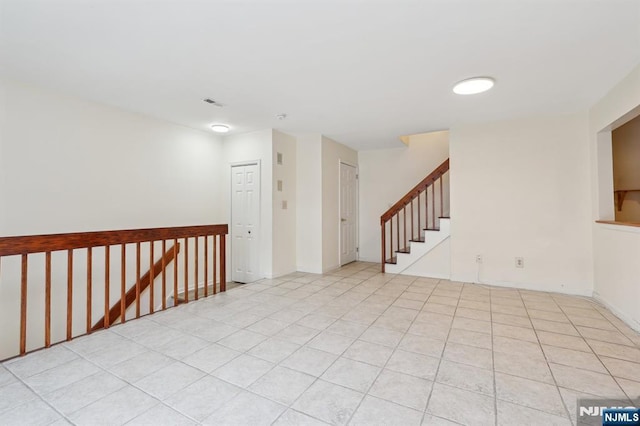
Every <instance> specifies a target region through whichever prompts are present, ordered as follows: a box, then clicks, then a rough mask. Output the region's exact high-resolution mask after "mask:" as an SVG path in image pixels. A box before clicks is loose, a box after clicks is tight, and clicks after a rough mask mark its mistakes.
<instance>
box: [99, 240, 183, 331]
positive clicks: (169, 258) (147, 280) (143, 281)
mask: <svg viewBox="0 0 640 426" xmlns="http://www.w3.org/2000/svg"><path fill="white" fill-rule="evenodd" d="M179 252H180V244H178V247H177V248H176V250H174V249H173V246H171V247H169V249H168V250H167V251H165V252H164V254H163V255H162V257H161V258H160V260H158V261H157V262H156V263H154V264H153V273H152V270H151V269H149V270H148V271H147V272H146V273H145V274H144V275H143V276H142V277H141V278H140V287H139V289H138V288H137V281H136V282H135V283H133V285H132V286H131V287H130V288H129V290H128V291H127V293H126V294H125V297H124V299H120V300H118V301H117V302H116V303H114V304H113V305H112V306H111V309H110V310H109V320H108V322H107V324H114V323H115V322H116V321H117V320H118V319H121V318H122V313H123V312H126V310H127V309H128V308H129V307H130V306H131V305H132V304H133V303H134V302H135V301H136V299H137V298H138V297H140V296H139V294H138V293H140V294H141V293H142V292H144V291H145V290H146V289H147V288H149V286H150V285H151V284H152V278H151V276H152V275H153V277H159V276H161V274H162V273H163V271H164V270H165V269H166V267H167V266H169V264H170V263H171V262H173V261H174V260H175V256H177V254H178V253H179ZM175 297H176V295H174V298H175ZM122 300H124V304H122ZM104 327H105V321H104V317H102V318H100V319H99V320H98V321H97V322H96V323H95V325H94V326H93V327H92V328H91V331H96V330H100V329H102V328H104Z"/></svg>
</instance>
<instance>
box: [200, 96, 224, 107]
mask: <svg viewBox="0 0 640 426" xmlns="http://www.w3.org/2000/svg"><path fill="white" fill-rule="evenodd" d="M204 101H205V102H206V103H208V104H211V105H215V106H217V107H222V106H223V105H222V104H221V103H218V102H216V101H214V100H213V99H210V98H207V99H204Z"/></svg>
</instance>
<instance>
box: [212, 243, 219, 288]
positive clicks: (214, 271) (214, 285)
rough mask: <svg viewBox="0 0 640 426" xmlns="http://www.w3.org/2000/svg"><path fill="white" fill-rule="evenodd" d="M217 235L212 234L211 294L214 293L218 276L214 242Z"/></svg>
mask: <svg viewBox="0 0 640 426" xmlns="http://www.w3.org/2000/svg"><path fill="white" fill-rule="evenodd" d="M217 239H218V237H217V236H216V235H214V236H213V294H216V280H217V278H218V268H217V265H218V258H217V257H216V244H217V242H218V241H217Z"/></svg>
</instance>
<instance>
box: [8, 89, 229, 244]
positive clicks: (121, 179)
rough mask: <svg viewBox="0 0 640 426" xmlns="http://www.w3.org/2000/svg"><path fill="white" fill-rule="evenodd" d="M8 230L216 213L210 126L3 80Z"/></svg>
mask: <svg viewBox="0 0 640 426" xmlns="http://www.w3.org/2000/svg"><path fill="white" fill-rule="evenodd" d="M0 85H1V86H2V92H1V93H2V95H3V96H2V99H1V101H0V103H1V104H2V111H3V114H2V115H3V117H2V120H3V125H2V127H1V128H0V134H1V138H2V157H1V161H2V163H1V166H2V167H1V168H0V174H1V175H2V179H3V180H2V182H3V185H2V196H3V198H2V200H1V204H2V205H3V209H4V210H5V215H4V218H3V221H2V222H0V235H4V236H6V235H24V234H37V233H56V232H73V231H89V230H105V229H126V228H141V227H147V228H148V227H155V226H179V225H191V224H193V225H197V224H211V223H218V222H221V221H222V220H224V218H225V214H224V210H223V209H221V205H220V202H219V201H220V198H221V197H222V196H223V191H222V188H221V187H220V185H219V182H220V167H219V164H220V159H221V142H220V140H219V139H218V138H217V137H215V136H213V135H211V134H208V133H202V132H199V131H196V130H192V129H189V128H186V127H183V126H179V125H175V124H171V123H168V122H163V121H159V120H154V119H152V118H149V117H146V116H143V115H139V114H134V113H130V112H126V111H123V110H119V109H116V108H111V107H108V106H104V105H100V104H96V103H93V102H89V101H85V100H80V99H77V98H73V97H68V96H64V95H61V94H59V93H55V92H50V91H45V90H41V89H37V88H34V87H30V86H26V85H23V84H20V83H18V82H13V81H8V80H2V81H0Z"/></svg>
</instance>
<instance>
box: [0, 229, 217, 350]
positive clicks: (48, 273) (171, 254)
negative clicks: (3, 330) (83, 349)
mask: <svg viewBox="0 0 640 426" xmlns="http://www.w3.org/2000/svg"><path fill="white" fill-rule="evenodd" d="M228 229H229V227H228V225H226V224H222V225H200V226H180V227H166V228H145V229H129V230H115V231H99V232H76V233H67V234H47V235H27V236H9V237H0V264H4V262H3V261H4V260H5V258H11V259H14V260H12V261H10V262H13V261H16V263H17V266H19V272H18V271H16V275H15V276H13V275H11V276H10V277H9V278H8V279H7V278H5V277H2V278H5V279H4V280H3V284H5V285H15V286H16V288H17V289H19V294H20V303H19V307H20V308H19V309H20V312H19V324H20V331H19V334H18V336H19V344H18V342H16V347H15V348H16V349H15V350H14V349H13V348H11V349H10V352H5V351H2V350H0V359H1V358H4V357H6V356H15V355H18V354H20V355H24V354H25V353H27V351H28V350H29V351H31V350H35V349H40V348H41V347H49V346H51V344H52V343H57V342H52V341H51V340H52V339H51V337H52V336H56V335H57V336H60V335H62V333H61V332H62V330H59V331H56V330H58V329H59V328H63V329H66V333H65V334H64V335H65V338H66V340H71V339H72V338H74V337H77V336H79V335H82V334H85V333H87V334H88V333H91V332H92V331H94V330H97V329H99V328H108V327H109V326H110V325H112V324H113V323H114V322H115V321H117V320H118V318H120V322H121V323H124V322H125V321H126V315H125V314H126V311H127V308H129V307H130V306H131V305H132V304H133V303H135V305H136V312H135V318H138V317H140V316H141V315H146V314H147V313H148V314H153V313H154V311H155V309H156V308H155V306H156V305H155V304H156V303H157V302H156V297H155V293H154V287H155V286H154V280H155V279H156V278H157V279H161V281H160V282H161V285H162V288H161V293H160V294H161V297H162V307H161V310H164V309H166V308H167V306H166V297H167V286H168V285H170V286H171V287H169V288H173V293H174V297H177V292H178V291H179V289H180V287H181V288H182V290H183V291H184V292H185V294H188V292H189V287H190V285H191V286H194V287H195V288H196V289H197V288H198V286H199V285H201V283H199V282H198V279H199V278H198V277H199V275H198V271H199V270H200V269H203V272H204V277H205V280H206V282H205V283H204V285H205V289H208V286H209V283H208V279H209V271H208V269H209V267H210V263H211V261H212V266H213V267H212V272H213V273H212V275H213V294H215V293H216V285H217V284H219V287H218V288H219V291H221V292H223V291H225V290H226V259H225V253H226V236H227V234H228ZM209 237H212V238H209ZM179 240H180V241H181V242H182V243H183V244H184V256H183V257H184V265H183V266H182V265H179V264H178V262H177V257H178V252H179V248H180V245H179V244H180V243H179V242H178V241H179ZM203 240H204V253H203V258H202V259H200V252H199V251H198V247H199V246H200V245H201V243H202V241H203ZM167 242H169V243H173V244H172V245H171V247H169V249H167ZM190 242H191V243H192V245H193V246H194V248H195V256H193V257H191V258H189V257H187V248H188V246H189V243H190ZM128 244H134V245H135V252H134V253H131V255H132V256H134V258H133V259H127V254H126V253H127V250H126V249H127V245H128ZM142 244H144V246H145V248H146V247H148V249H149V271H148V272H147V273H146V274H145V275H144V276H141V270H140V269H141V263H143V262H141V245H142ZM156 244H158V245H160V244H161V245H162V256H160V259H159V260H157V261H155V258H154V246H155V245H156ZM210 244H211V248H212V250H211V251H210V250H209V245H210ZM117 247H119V248H120V254H121V255H120V256H119V261H120V268H119V269H120V277H119V278H120V283H119V284H120V285H119V287H120V300H119V301H118V302H117V303H115V304H111V301H110V297H111V296H112V290H114V289H115V288H117V287H115V286H113V285H112V284H115V283H112V282H111V281H116V278H115V277H113V276H112V274H111V273H110V271H111V266H116V265H113V264H114V263H116V262H117V259H115V258H112V257H111V251H112V249H113V248H117ZM93 249H104V257H103V259H102V260H103V262H104V263H103V270H104V281H103V282H102V279H99V278H97V277H96V276H94V273H93V272H95V271H96V269H95V268H94V264H95V263H97V262H100V261H101V259H100V257H101V256H95V254H96V250H93ZM78 251H84V252H85V253H86V264H84V262H77V261H75V262H74V254H75V253H77V252H78ZM54 252H62V253H64V254H66V256H65V257H66V262H65V264H64V268H61V267H59V268H55V269H54V268H52V265H51V259H52V253H54ZM210 252H212V253H213V255H212V256H210ZM37 254H41V255H44V256H43V258H40V256H31V255H37ZM34 257H35V259H36V263H39V262H41V261H42V260H43V261H44V265H42V266H43V267H44V268H43V269H44V279H43V282H44V289H41V286H40V285H38V283H36V285H35V286H31V285H30V282H29V281H30V280H29V270H30V269H31V268H30V267H31V266H32V264H33V260H32V259H33V258H34ZM38 259H42V260H38ZM59 259H60V258H59ZM190 260H192V261H191V262H190ZM203 260H204V261H203ZM134 261H135V283H134V285H133V286H132V287H131V288H129V290H127V289H126V283H125V279H127V274H126V271H127V269H128V268H127V264H128V263H132V262H134ZM144 263H146V262H144ZM170 263H173V265H174V268H173V280H172V281H173V282H169V283H168V282H167V281H168V280H167V273H166V268H167V265H168V264H170ZM58 265H59V266H63V265H60V264H58ZM180 267H182V268H183V269H184V271H183V272H184V281H183V282H181V283H180V286H179V282H178V277H179V274H178V269H179V268H180ZM80 268H84V271H86V273H80V271H79V269H80ZM3 269H5V268H2V269H0V272H1V271H2V270H3ZM189 269H191V270H193V271H194V273H193V274H189V273H188V270H189ZM74 272H75V273H74ZM218 272H219V273H218ZM131 275H132V273H131V272H130V274H129V276H131ZM36 276H38V274H36ZM81 276H82V277H86V281H85V280H84V278H82V279H80V277H81ZM52 278H55V279H52ZM63 279H64V281H63ZM32 280H33V278H32ZM189 280H191V283H190V282H189ZM38 281H39V280H38ZM60 281H63V282H65V281H66V286H65V287H66V288H65V290H66V291H65V290H62V291H65V292H66V317H65V319H66V320H65V321H60V319H61V318H60V317H57V321H56V322H54V321H52V309H51V303H52V297H51V295H52V283H54V282H60ZM96 284H98V285H102V284H104V288H103V291H98V292H95V291H94V286H95V285H96ZM147 288H148V289H149V307H148V312H147V311H146V310H145V311H144V312H143V311H141V305H140V300H141V294H142V292H143V291H144V290H145V289H147ZM81 289H86V293H85V292H84V291H77V290H81ZM34 291H35V292H40V291H42V292H43V293H44V297H43V298H44V301H45V302H44V321H43V322H44V330H43V331H44V333H43V334H44V339H43V340H44V345H43V346H40V347H34V346H35V345H34V343H33V342H32V341H31V342H30V344H29V346H30V347H29V348H27V323H28V322H29V324H32V321H34V320H33V319H30V318H31V317H30V316H29V315H28V311H27V310H28V309H33V307H32V306H33V305H32V303H31V302H30V299H29V295H30V294H31V293H32V292H34ZM58 291H60V289H57V290H56V292H58ZM78 294H80V295H82V297H84V296H85V294H86V303H83V304H82V306H83V307H86V321H85V322H86V331H85V332H84V333H78V332H77V331H74V328H75V329H77V328H78V327H77V325H78V324H77V323H78V321H77V320H76V321H74V319H77V318H78V314H80V316H82V314H83V313H84V312H82V311H83V310H84V309H81V310H80V312H75V311H76V310H78V309H80V304H79V303H74V296H75V297H77V296H76V295H78ZM207 295H208V291H207V290H205V296H207ZM40 297H41V296H37V299H35V300H34V301H36V300H39V299H40ZM198 297H199V294H198V292H197V290H196V292H195V299H196V300H197V299H198ZM96 299H99V300H100V301H102V302H103V303H100V304H101V305H102V306H104V315H103V317H102V319H101V320H100V321H99V322H98V323H97V324H96V323H94V322H93V320H92V308H93V307H95V305H96V303H94V302H97V300H96ZM185 302H188V300H185ZM35 306H39V304H37V303H36V304H35ZM100 310H102V309H100ZM36 318H37V316H36ZM60 323H64V324H60ZM31 328H32V326H31V325H29V329H31ZM7 348H9V346H5V347H3V348H0V349H7Z"/></svg>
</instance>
